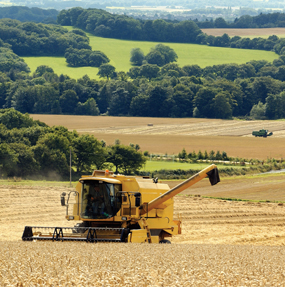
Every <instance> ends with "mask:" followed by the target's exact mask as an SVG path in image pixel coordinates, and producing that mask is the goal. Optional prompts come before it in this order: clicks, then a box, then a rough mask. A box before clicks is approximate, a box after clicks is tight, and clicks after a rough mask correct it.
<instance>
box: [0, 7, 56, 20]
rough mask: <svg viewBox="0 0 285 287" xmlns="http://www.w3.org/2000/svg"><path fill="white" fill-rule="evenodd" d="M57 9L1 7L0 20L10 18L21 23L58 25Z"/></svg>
mask: <svg viewBox="0 0 285 287" xmlns="http://www.w3.org/2000/svg"><path fill="white" fill-rule="evenodd" d="M58 13H59V12H58V11H57V10H56V9H41V8H38V7H31V8H29V7H25V6H9V7H0V19H3V18H10V19H15V20H19V21H21V22H42V23H45V24H56V19H57V15H58Z"/></svg>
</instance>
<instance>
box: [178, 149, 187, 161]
mask: <svg viewBox="0 0 285 287" xmlns="http://www.w3.org/2000/svg"><path fill="white" fill-rule="evenodd" d="M178 158H179V159H183V160H185V159H187V152H186V150H185V148H183V149H182V151H181V152H180V153H179V154H178Z"/></svg>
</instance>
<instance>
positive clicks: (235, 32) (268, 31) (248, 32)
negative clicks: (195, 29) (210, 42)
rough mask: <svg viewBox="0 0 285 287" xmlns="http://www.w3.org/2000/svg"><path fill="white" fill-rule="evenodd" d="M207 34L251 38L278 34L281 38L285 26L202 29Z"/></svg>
mask: <svg viewBox="0 0 285 287" xmlns="http://www.w3.org/2000/svg"><path fill="white" fill-rule="evenodd" d="M201 30H202V31H203V32H204V33H206V34H207V35H213V36H222V35H223V34H225V33H226V34H228V35H229V36H230V37H233V36H240V37H249V38H258V37H261V38H268V37H269V36H271V35H276V36H278V37H280V38H283V37H285V28H277V27H276V28H256V29H251V28H248V29H226V28H219V29H218V28H214V29H201Z"/></svg>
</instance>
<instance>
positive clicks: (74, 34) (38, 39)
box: [0, 19, 91, 56]
mask: <svg viewBox="0 0 285 287" xmlns="http://www.w3.org/2000/svg"><path fill="white" fill-rule="evenodd" d="M0 39H1V40H2V41H3V42H4V43H5V44H8V45H9V46H10V48H11V49H12V50H13V52H14V53H15V54H17V55H18V56H63V55H64V54H65V51H66V49H67V48H75V49H88V50H91V47H90V45H89V38H88V37H87V36H86V34H85V33H84V32H82V31H80V30H72V31H68V30H66V29H65V28H63V27H60V26H58V25H51V24H42V23H33V22H20V21H18V20H11V19H1V20H0Z"/></svg>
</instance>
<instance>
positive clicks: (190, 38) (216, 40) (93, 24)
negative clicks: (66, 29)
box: [58, 7, 285, 54]
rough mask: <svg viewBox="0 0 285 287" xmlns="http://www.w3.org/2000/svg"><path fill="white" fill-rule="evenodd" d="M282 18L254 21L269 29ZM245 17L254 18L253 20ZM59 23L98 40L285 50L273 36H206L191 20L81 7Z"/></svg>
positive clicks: (62, 14) (64, 15)
mask: <svg viewBox="0 0 285 287" xmlns="http://www.w3.org/2000/svg"><path fill="white" fill-rule="evenodd" d="M284 15H285V14H283V13H273V14H265V15H264V17H263V15H259V16H257V18H256V19H257V20H256V22H258V23H260V25H263V26H265V25H267V26H270V24H271V23H272V21H273V20H274V21H275V23H279V24H280V23H281V24H282V23H283V24H284V23H285V22H284V21H283V20H284V19H285V16H284ZM248 17H249V18H250V19H255V18H254V17H250V16H248ZM247 19H248V18H247V16H242V17H240V18H239V19H238V20H237V23H238V22H239V21H240V22H239V23H240V25H242V24H241V23H242V22H246V21H245V20H247ZM251 21H253V20H251ZM251 21H249V22H251ZM58 23H59V24H61V25H67V26H75V27H77V28H80V29H83V30H86V31H88V32H90V33H92V34H94V35H96V36H99V37H106V38H115V39H125V40H143V41H156V42H174V43H196V44H202V45H209V46H216V47H232V48H240V49H256V50H267V51H271V50H273V51H275V52H276V53H277V54H282V53H283V50H282V48H283V47H285V40H284V39H279V38H278V37H277V36H275V35H273V36H270V37H268V39H264V38H260V37H259V38H254V39H250V38H241V37H239V36H235V37H232V38H231V37H229V36H228V35H227V34H224V35H223V36H218V37H215V36H212V35H209V36H208V35H206V34H204V33H203V32H202V31H201V30H200V28H199V27H198V25H197V24H196V23H195V22H193V21H190V20H187V21H181V22H177V21H166V20H162V19H158V20H138V19H134V18H131V17H129V16H126V15H116V14H111V13H108V12H106V11H104V10H98V9H83V8H80V7H76V8H72V9H69V10H62V11H61V12H60V13H59V15H58ZM206 23H210V24H211V23H212V22H211V21H208V22H206ZM214 23H215V25H216V26H217V27H223V26H227V23H226V21H225V20H224V19H223V18H217V19H216V20H215V21H214ZM281 24H280V25H281ZM283 24H282V25H283ZM248 25H249V24H248ZM204 26H205V25H204ZM243 28H245V26H244V27H243Z"/></svg>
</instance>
